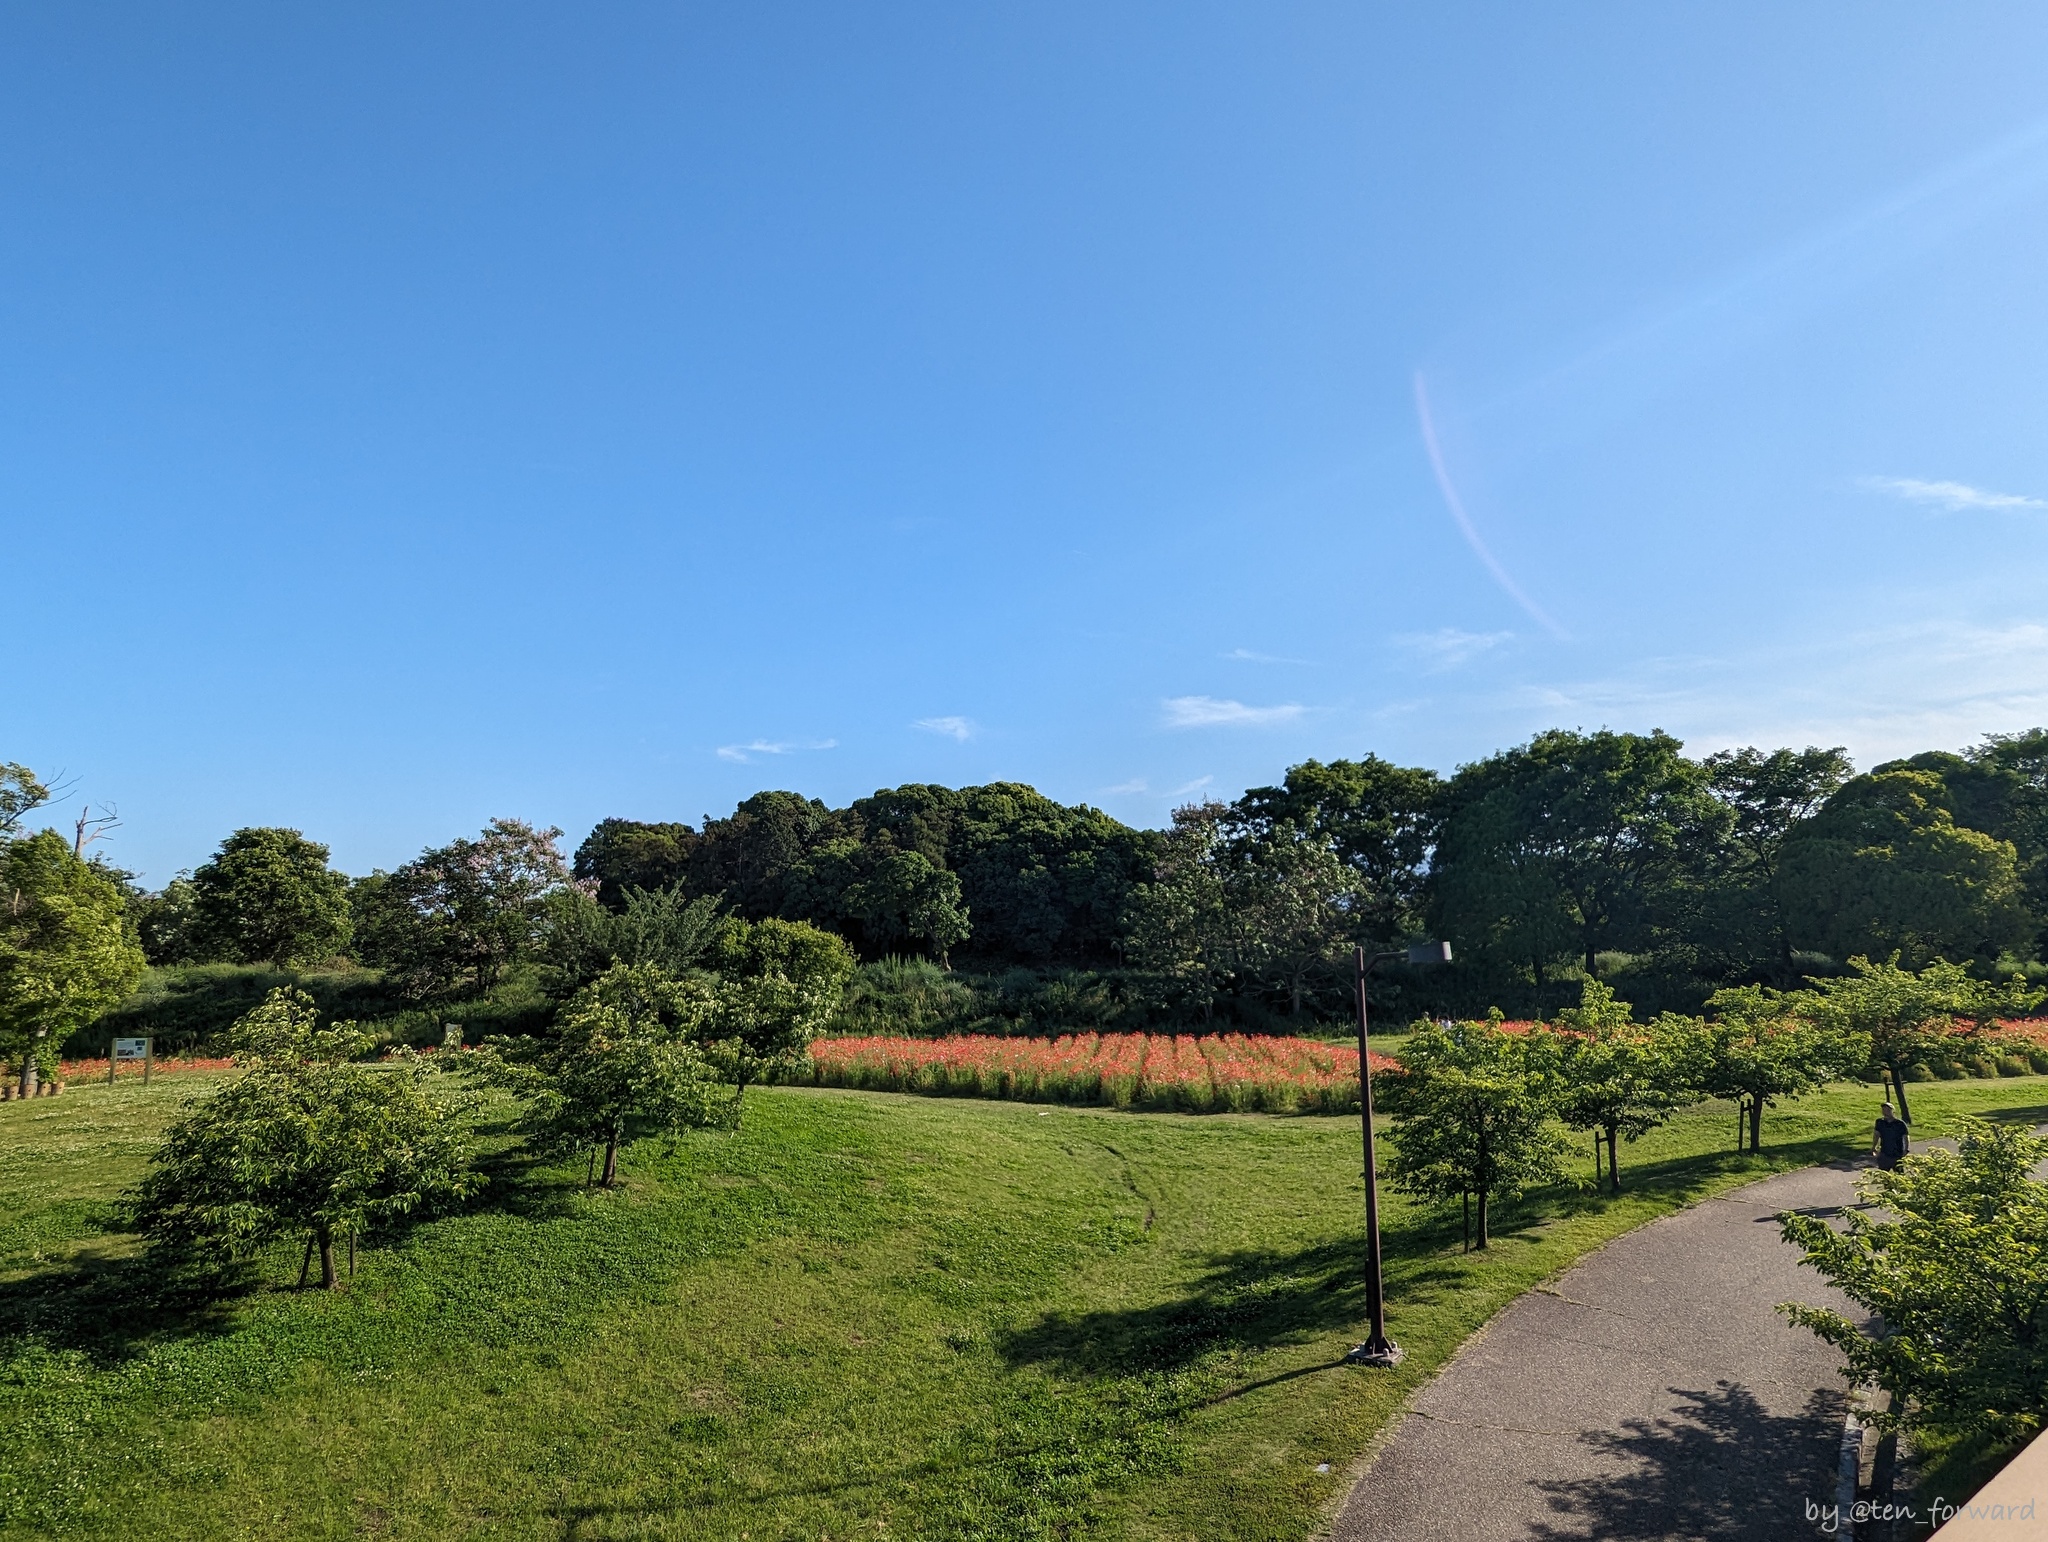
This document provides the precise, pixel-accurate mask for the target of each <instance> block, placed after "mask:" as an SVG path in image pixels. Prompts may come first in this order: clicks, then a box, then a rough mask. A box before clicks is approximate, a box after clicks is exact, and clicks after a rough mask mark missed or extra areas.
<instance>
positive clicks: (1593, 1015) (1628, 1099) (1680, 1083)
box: [1554, 980, 1705, 1194]
mask: <svg viewBox="0 0 2048 1542" xmlns="http://www.w3.org/2000/svg"><path fill="white" fill-rule="evenodd" d="M1554 1024H1555V1027H1556V1029H1557V1033H1558V1039H1559V1051H1560V1053H1559V1062H1560V1063H1559V1083H1560V1085H1559V1093H1558V1105H1557V1111H1558V1117H1559V1118H1561V1119H1562V1120H1563V1121H1564V1122H1565V1123H1566V1124H1568V1125H1570V1126H1571V1127H1572V1128H1573V1129H1575V1130H1592V1131H1594V1132H1596V1134H1597V1136H1598V1137H1599V1139H1600V1140H1603V1141H1605V1142H1606V1145H1607V1176H1608V1181H1609V1184H1610V1185H1611V1187H1612V1188H1613V1190H1614V1192H1615V1193H1617V1194H1618V1193H1620V1192H1621V1158H1620V1155H1619V1153H1618V1151H1617V1149H1616V1140H1617V1138H1619V1139H1620V1140H1625V1141H1629V1142H1631V1143H1632V1142H1634V1141H1637V1140H1640V1139H1641V1138H1642V1137H1643V1136H1645V1135H1647V1134H1649V1132H1650V1131H1652V1130H1654V1129H1656V1128H1657V1126H1658V1125H1660V1124H1663V1123H1664V1122H1665V1121H1666V1120H1667V1119H1669V1118H1670V1117H1671V1116H1672V1114H1674V1113H1675V1112H1677V1111H1678V1110H1679V1109H1681V1108H1684V1107H1686V1106H1688V1105H1689V1104H1692V1103H1694V1102H1697V1101H1698V1099H1699V1083H1700V1080H1701V1077H1702V1074H1703V1072H1704V1069H1705V1065H1704V1058H1705V1057H1704V1056H1703V1054H1702V1053H1701V1051H1702V1047H1703V1046H1702V1043H1701V1036H1700V1034H1699V1032H1698V1025H1697V1024H1695V1023H1694V1022H1693V1021H1692V1020H1691V1019H1689V1018H1683V1017H1678V1016H1675V1015H1673V1014H1670V1013H1666V1014H1664V1015H1663V1016H1660V1017H1658V1018H1657V1019H1656V1020H1655V1021H1653V1022H1651V1023H1649V1024H1647V1025H1644V1024H1638V1023H1637V1022H1636V1021H1635V1020H1634V1016H1633V1013H1632V1011H1631V1009H1630V1007H1629V1004H1628V1003H1627V1002H1626V1001H1620V1000H1617V999H1616V997H1615V994H1614V991H1613V990H1612V988H1610V987H1609V986H1606V985H1603V984H1602V983H1601V982H1600V981H1598V980H1588V981H1586V982H1585V984H1584V986H1583V988H1582V992H1581V995H1580V998H1579V1004H1578V1005H1577V1006H1576V1007H1567V1008H1565V1009H1564V1010H1563V1011H1561V1012H1559V1013H1558V1014H1557V1016H1556V1018H1555V1019H1554ZM1594 1155H1595V1157H1597V1156H1598V1155H1599V1147H1598V1145H1597V1144H1596V1145H1595V1147H1594Z"/></svg>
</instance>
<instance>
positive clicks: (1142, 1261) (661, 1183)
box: [0, 1077, 2048, 1542]
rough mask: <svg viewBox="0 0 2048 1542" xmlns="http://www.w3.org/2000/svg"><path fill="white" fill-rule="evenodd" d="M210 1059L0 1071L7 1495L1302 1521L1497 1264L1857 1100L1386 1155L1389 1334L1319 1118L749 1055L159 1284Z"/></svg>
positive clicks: (1800, 1134)
mask: <svg viewBox="0 0 2048 1542" xmlns="http://www.w3.org/2000/svg"><path fill="white" fill-rule="evenodd" d="M202 1086H203V1083H202V1082H201V1081H200V1079H199V1078H196V1077H190V1078H184V1079H164V1080H162V1081H159V1082H158V1083H157V1084H156V1085H154V1086H152V1087H150V1088H148V1089H146V1090H145V1089H143V1088H141V1087H140V1086H138V1085H135V1084H133V1083H130V1084H128V1085H125V1086H122V1087H119V1088H107V1087H103V1086H99V1087H80V1088H74V1089H73V1090H71V1091H69V1092H67V1093H66V1094H65V1096H64V1097H62V1098H59V1099H49V1100H43V1101H38V1102H32V1103H10V1104H4V1105H0V1530H4V1529H8V1528H11V1529H12V1530H13V1531H15V1532H16V1533H19V1534H33V1535H59V1536H84V1537H135V1538H182V1537H191V1538H237V1537H246V1538H276V1537H336V1538H341V1537H351V1538H353V1537H366V1536H367V1537H445V1536H478V1537H519V1538H527V1537H532V1538H549V1539H575V1542H597V1539H610V1538H684V1537H688V1538H710V1539H719V1542H725V1539H736V1538H738V1539H761V1542H765V1539H769V1538H799V1537H801V1538H820V1539H822V1538H835V1539H850V1538H856V1537H861V1538H888V1537H893V1538H941V1539H952V1538H957V1539H967V1538H1027V1537H1061V1538H1064V1537H1089V1538H1107V1537H1145V1538H1200V1539H1203V1542H1212V1539H1221V1538H1287V1539H1298V1538H1302V1537H1305V1536H1306V1535H1308V1534H1309V1533H1310V1532H1311V1531H1313V1530H1314V1528H1315V1527H1316V1526H1317V1524H1318V1523H1319V1521H1320V1520H1321V1518H1322V1517H1323V1516H1324V1515H1325V1513H1326V1512H1327V1509H1328V1507H1329V1505H1330V1504H1331V1503H1332V1502H1333V1500H1334V1499H1335V1498H1336V1497H1338V1495H1339V1493H1340V1491H1341V1489H1342V1487H1343V1485H1344V1484H1345V1482H1346V1479H1347V1468H1348V1467H1350V1465H1351V1464H1352V1463H1353V1462H1354V1460H1355V1459H1356V1458H1357V1457H1358V1455H1359V1454H1360V1452H1361V1451H1363V1450H1364V1449H1365V1447H1366V1445H1367V1444H1368V1442H1369V1441H1370V1440H1371V1438H1372V1437H1373V1435H1374V1434H1375V1433H1376V1432H1378V1431H1379V1430H1380V1429H1381V1428H1382V1427H1384V1425H1385V1424H1386V1423H1387V1421H1388V1419H1389V1418H1390V1416H1391V1415H1393V1414H1394V1413H1395V1412H1396V1411H1397V1410H1398V1409H1399V1406H1400V1404H1401V1402H1402V1400H1403V1398H1404V1397H1406V1396H1407V1394H1408V1393H1409V1392H1410V1391H1411V1390H1412V1389H1413V1388H1414V1387H1415V1386H1416V1385H1417V1383H1419V1382H1420V1381H1422V1380H1423V1379H1425V1378H1426V1377H1428V1376H1429V1375H1430V1374H1431V1373H1432V1372H1433V1371H1434V1370H1435V1369H1436V1368H1437V1367H1438V1366H1439V1365H1441V1364H1442V1362H1443V1361H1444V1359H1445V1358H1446V1357H1447V1356H1449V1355H1450V1354H1451V1353H1452V1352H1453V1351H1454V1350H1455V1349H1456V1347H1457V1345H1458V1344H1459V1342H1460V1341H1462V1340H1463V1339H1464V1338H1465V1337H1466V1335H1468V1334H1469V1333H1470V1332H1471V1331H1472V1330H1473V1329H1474V1328H1476V1327H1478V1326H1479V1325H1480V1324H1481V1323H1483V1322H1484V1321H1485V1320H1486V1319H1487V1318H1488V1317H1489V1316H1491V1315H1492V1314H1493V1313H1494V1312H1495V1311H1497V1310H1498V1309H1499V1308H1500V1307H1501V1306H1502V1305H1503V1304H1504V1303H1506V1302H1507V1301H1508V1300H1510V1299H1511V1298H1512V1297H1514V1296H1515V1295H1516V1294H1518V1293H1519V1292H1521V1291H1523V1290H1525V1289H1527V1288H1528V1287H1529V1286H1530V1285H1532V1284H1534V1283H1536V1282H1538V1281H1539V1280H1541V1279H1543V1278H1544V1277H1546V1276H1548V1275H1550V1274H1553V1273H1555V1272H1556V1271H1557V1270H1559V1269H1560V1268H1562V1267H1564V1266H1565V1265H1566V1264H1568V1263H1569V1262H1570V1261H1571V1260H1572V1259H1573V1258H1574V1257H1576V1256H1577V1255H1579V1254H1580V1253H1583V1252H1584V1251H1585V1250H1587V1249H1588V1248H1591V1247H1594V1246H1597V1245H1598V1244H1599V1243H1601V1242H1603V1241H1605V1240H1606V1239H1608V1238H1609V1237H1612V1236H1614V1235H1615V1234H1616V1233H1618V1232H1620V1231H1623V1230H1625V1229H1627V1228H1629V1227H1631V1226H1634V1225H1636V1224H1638V1223H1640V1222H1642V1221H1644V1220H1647V1219H1649V1218H1650V1217H1652V1216H1654V1215H1657V1214H1660V1213H1662V1212H1664V1211H1666V1210H1669V1209H1671V1208H1672V1207H1674V1206H1676V1205H1679V1204H1682V1203H1685V1202H1687V1201H1690V1200H1694V1199H1697V1198H1699V1197H1701V1196H1703V1195H1705V1194H1707V1193H1709V1192H1711V1191H1713V1190H1715V1189H1718V1188H1724V1187H1727V1186H1729V1185H1731V1184H1734V1183H1739V1182H1741V1181H1743V1180H1744V1179H1746V1178H1748V1177H1751V1176H1755V1175H1758V1174H1760V1173H1762V1172H1764V1171H1767V1170H1772V1169H1776V1168H1780V1167H1786V1166H1794V1165H1801V1164H1805V1163H1810V1162H1814V1161H1819V1160H1826V1159H1830V1158H1834V1157H1838V1156H1841V1155H1845V1154H1848V1153H1851V1152H1853V1151H1856V1150H1859V1149H1861V1148H1862V1146H1863V1145H1864V1144H1865V1143H1866V1142H1867V1140H1868V1136H1867V1133H1866V1132H1867V1130H1868V1124H1869V1120H1870V1118H1871V1117H1872V1116H1873V1114H1874V1110H1875V1105H1876V1103H1877V1092H1876V1089H1874V1088H1870V1087H1864V1086H1846V1087H1838V1088H1835V1089H1831V1090H1830V1091H1828V1092H1825V1093H1822V1094H1819V1095H1816V1096H1815V1097H1812V1098H1809V1099H1806V1100H1804V1101H1803V1102H1801V1103H1799V1104H1796V1105H1794V1106H1793V1107H1791V1108H1790V1109H1789V1110H1785V1111H1774V1112H1773V1114H1772V1116H1771V1117H1770V1119H1769V1120H1768V1121H1767V1123H1766V1126H1765V1136H1766V1139H1767V1141H1769V1142H1771V1148H1770V1149H1769V1150H1768V1151H1767V1152H1766V1153H1765V1154H1764V1156H1763V1157H1761V1158H1742V1157H1736V1156H1733V1155H1731V1154H1729V1152H1728V1148H1729V1147H1730V1146H1731V1145H1732V1144H1733V1140H1734V1129H1735V1118H1734V1113H1733V1110H1732V1109H1730V1108H1728V1107H1727V1106H1725V1105H1707V1106H1705V1107H1703V1108H1702V1109H1701V1110H1699V1111H1697V1112H1695V1113H1692V1114H1689V1115H1687V1116H1685V1117H1683V1118H1681V1119H1680V1120H1678V1121H1676V1122H1675V1123H1674V1124H1673V1125H1671V1126H1670V1127H1668V1128H1666V1129H1665V1130H1662V1131H1659V1132H1657V1133H1656V1134H1654V1135H1652V1136H1651V1137H1649V1138H1647V1139H1645V1140H1644V1141H1642V1142H1641V1143H1640V1144H1639V1145H1637V1146H1634V1147H1624V1150H1623V1157H1624V1163H1625V1165H1624V1169H1623V1177H1624V1179H1625V1180H1626V1181H1628V1182H1630V1183H1632V1184H1633V1185H1634V1187H1633V1188H1632V1189H1631V1191H1630V1192H1629V1193H1628V1194H1626V1195H1625V1196H1624V1197H1622V1198H1621V1199H1619V1200H1614V1201H1607V1200H1601V1199H1597V1198H1593V1197H1590V1196H1574V1195H1568V1194H1560V1195H1554V1196H1547V1197H1545V1198H1544V1199H1543V1200H1542V1201H1541V1202H1531V1203H1528V1204H1525V1205H1522V1206H1519V1207H1511V1208H1506V1209H1504V1210H1503V1212H1502V1214H1501V1215H1500V1218H1499V1225H1500V1234H1499V1235H1498V1237H1497V1239H1496V1242H1495V1246H1494V1247H1493V1248H1492V1249H1491V1250H1490V1251H1489V1252H1488V1253H1486V1254H1477V1255H1471V1256H1463V1255H1461V1254H1460V1252H1459V1246H1458V1221H1457V1216H1456V1214H1455V1212H1453V1213H1451V1214H1450V1215H1449V1216H1448V1217H1445V1216H1443V1215H1441V1214H1434V1213H1426V1212H1419V1211H1417V1210H1415V1209H1413V1208H1411V1207H1409V1206H1407V1205H1405V1204H1404V1203H1403V1202H1401V1201H1400V1200H1399V1199H1398V1198H1393V1197H1390V1200H1389V1203H1388V1205H1387V1207H1386V1212H1385V1213H1386V1216H1387V1220H1388V1224H1389V1232H1388V1247H1389V1252H1388V1289H1389V1297H1390V1301H1391V1307H1392V1327H1393V1331H1394V1334H1395V1336H1396V1337H1397V1338H1398V1339H1399V1340H1400V1341H1401V1342H1402V1343H1403V1344H1404V1346H1405V1347H1406V1348H1407V1349H1408V1351H1409V1359H1408V1362H1407V1363H1406V1364H1405V1365H1404V1366H1402V1367H1401V1368H1400V1369H1399V1370H1398V1371H1396V1372H1392V1373H1389V1372H1383V1371H1366V1370H1360V1369H1356V1368H1351V1367H1345V1366H1343V1365H1342V1364H1341V1363H1340V1359H1341V1356H1342V1354H1343V1353H1344V1351H1345V1350H1346V1349H1347V1348H1349V1347H1350V1345H1351V1344H1352V1343H1353V1342H1355V1340H1356V1338H1357V1337H1358V1335H1359V1331H1360V1318H1361V1315H1362V1312H1363V1291H1362V1288H1361V1286H1360V1283H1359V1264H1360V1257H1361V1249H1360V1247H1359V1229H1360V1228H1359V1210H1360V1204H1361V1199H1360V1185H1359V1179H1358V1176H1357V1173H1358V1167H1359V1161H1358V1146H1357V1142H1358V1132H1357V1125H1356V1123H1355V1121H1347V1120H1343V1119H1310V1118H1264V1117H1257V1116H1242V1117H1240V1116H1228V1115H1209V1116H1203V1117H1189V1116H1176V1115H1157V1114H1119V1113H1115V1112H1112V1111H1108V1110H1099V1109H1088V1108H1071V1107H1060V1108H1051V1109H1047V1108H1041V1107H1035V1106H1032V1105H1028V1104H1016V1103H985V1102H970V1101H966V1100H949V1099H933V1098H917V1097H896V1096H890V1095H886V1094H878V1093H854V1092H830V1091H815V1090H798V1089H771V1090H763V1091H758V1092H754V1093H750V1094H749V1109H748V1114H747V1120H746V1128H745V1130H744V1132H743V1133H741V1134H739V1135H736V1136H734V1135H726V1134H700V1135H693V1136H691V1137H689V1138H687V1139H685V1140H683V1141H682V1142H680V1143H679V1144H678V1145H677V1146H675V1147H674V1148H673V1149H671V1150H665V1149H664V1148H663V1147H662V1146H661V1145H660V1144H659V1143H647V1144H643V1145H641V1146H639V1147H636V1148H634V1149H632V1150H631V1152H630V1153H629V1154H628V1156H627V1157H626V1159H625V1161H624V1163H623V1171H624V1173H625V1176H626V1180H627V1182H626V1185H625V1187H624V1188H623V1189H622V1190H621V1191H619V1192H616V1193H609V1194H607V1193H587V1192H585V1191H584V1190H583V1189H582V1187H581V1179H582V1175H583V1169H582V1165H581V1164H580V1163H576V1164H570V1165H566V1166H563V1167H560V1168H555V1169H543V1170H540V1171H524V1170H521V1169H519V1168H517V1167H516V1166H515V1165H512V1164H511V1163H510V1161H509V1159H508V1160H507V1161H506V1164H505V1165H504V1166H502V1167H501V1169H500V1170H499V1171H498V1173H497V1175H496V1177H495V1179H494V1189H493V1194H492V1196H491V1198H490V1200H489V1201H488V1202H487V1203H486V1204H484V1205H482V1206H480V1207H478V1208H477V1209H476V1210H474V1211H473V1212H471V1213H467V1214H463V1215H459V1216H454V1217H449V1218H444V1219H441V1220H438V1221H435V1222H433V1223H431V1224H428V1225H424V1226H421V1227H419V1228H418V1229H416V1230H414V1231H412V1232H411V1233H410V1234H408V1235H406V1236H403V1237H398V1238H393V1239H387V1240H385V1241H384V1242H382V1243H380V1244H379V1245H378V1246H376V1247H373V1248H369V1249H367V1250H366V1251H365V1252H364V1253H363V1255H362V1258H361V1262H360V1266H359V1271H358V1273H357V1275H356V1278H355V1280H354V1283H353V1288H352V1289H350V1290H349V1291H347V1292H345V1293H338V1294H333V1295H326V1294H322V1293H321V1292H318V1291H304V1292H301V1291H297V1290H293V1289H290V1288H289V1286H290V1282H291V1280H292V1279H293V1277H294V1276H295V1275H296V1272H297V1264H298V1254H297V1250H296V1249H285V1250H280V1252H279V1253H278V1254H277V1255H276V1256H275V1257H273V1258H272V1259H270V1260H268V1262H267V1267H266V1271H265V1274H266V1279H267V1283H266V1284H265V1285H264V1286H263V1287H262V1288H259V1289H255V1290H253V1291H251V1292H250V1293H248V1294H246V1295H245V1296H243V1297H241V1298H240V1299H238V1300H235V1301H232V1302H228V1303H225V1304H221V1305H219V1306H215V1307H212V1308H209V1307H207V1306H206V1304H205V1303H201V1302H193V1301H181V1300H175V1299H168V1298H166V1297H165V1296H164V1295H163V1294H162V1292H161V1290H160V1289H159V1288H158V1287H156V1286H153V1285H151V1284H150V1277H149V1275H148V1272H147V1271H146V1270H145V1269H143V1268H141V1267H140V1266H139V1265H138V1263H137V1260H136V1249H135V1244H134V1240H133V1239H132V1238H129V1237H126V1236H124V1235H122V1234H120V1233H119V1232H118V1231H117V1230H114V1229H113V1228H115V1227H116V1226H118V1224H119V1215H118V1210H117V1209H116V1208H115V1206H114V1205H113V1204H112V1201H113V1200H114V1199H115V1197H116V1196H117V1195H118V1194H119V1192H120V1191H121V1190H122V1188H123V1187H124V1186H125V1185H127V1184H128V1183H130V1182H131V1181H132V1180H133V1179H134V1178H135V1177H136V1176H137V1175H138V1173H139V1172H140V1171H141V1168H142V1164H143V1162H144V1161H145V1159H146V1157H147V1153H148V1151H149V1149H150V1144H151V1140H152V1137H153V1135H154V1133H155V1132H156V1131H157V1130H158V1129H159V1128H161V1126H162V1124H163V1122H164V1121H165V1120H166V1119H167V1118H168V1117H169V1116H170V1115H171V1114H172V1113H173V1111H174V1110H175V1108H176V1107H177V1105H178V1104H179V1103H180V1102H181V1101H182V1100H183V1099H184V1098H186V1097H188V1096H191V1095H193V1094H194V1093H195V1092H197V1091H199V1090H200V1089H201V1087H202ZM1913 1096H1914V1111H1915V1114H1916V1116H1917V1119H1918V1126H1917V1127H1918V1129H1919V1131H1920V1132H1921V1133H1923V1134H1935V1133H1939V1130H1940V1127H1941V1126H1942V1125H1943V1124H1944V1123H1945V1122H1946V1121H1947V1120H1948V1119H1950V1118H1952V1117H1953V1116H1954V1115H1955V1114H1956V1113H1958V1112H1963V1111H1989V1110H1995V1109H2002V1110H2007V1111H2011V1112H2013V1113H2014V1114H2015V1116H2023V1117H2028V1118H2048V1106H2044V1105H2048V1080H2044V1079H2042V1078H2033V1077H2028V1078H2014V1079H2010V1080H2000V1081H1962V1082H1946V1083H1928V1084H1924V1085H1922V1086H1918V1087H1916V1088H1915V1089H1914V1093H1913ZM488 1134H489V1132H488V1131H487V1135H488ZM490 1138H492V1139H493V1140H495V1142H496V1144H497V1145H498V1146H499V1147H500V1148H502V1147H503V1145H504V1142H503V1140H502V1137H501V1136H491V1137H490ZM1590 1165H1591V1156H1590V1147H1589V1150H1588V1156H1587V1166H1588V1167H1589V1168H1590ZM1319 1463H1328V1464H1330V1471H1329V1472H1328V1473H1326V1474H1319V1473H1318V1472H1317V1471H1316V1470H1315V1469H1316V1467H1317V1465H1318V1464H1319Z"/></svg>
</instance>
